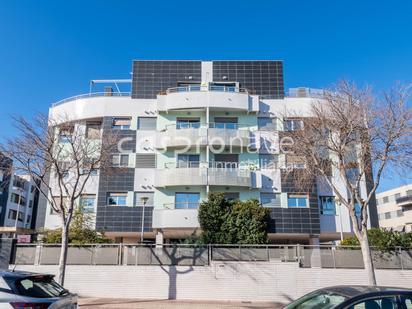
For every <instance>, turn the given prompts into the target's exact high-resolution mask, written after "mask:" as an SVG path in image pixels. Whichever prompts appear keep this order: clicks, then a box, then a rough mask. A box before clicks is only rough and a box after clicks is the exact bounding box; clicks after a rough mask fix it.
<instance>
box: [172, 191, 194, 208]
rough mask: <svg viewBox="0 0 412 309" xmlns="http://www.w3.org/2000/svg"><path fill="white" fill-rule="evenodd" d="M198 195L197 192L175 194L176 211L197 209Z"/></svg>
mask: <svg viewBox="0 0 412 309" xmlns="http://www.w3.org/2000/svg"><path fill="white" fill-rule="evenodd" d="M199 201H200V193H199V192H191V193H187V192H182V193H179V192H176V194H175V208H176V209H197V208H198V207H199Z"/></svg>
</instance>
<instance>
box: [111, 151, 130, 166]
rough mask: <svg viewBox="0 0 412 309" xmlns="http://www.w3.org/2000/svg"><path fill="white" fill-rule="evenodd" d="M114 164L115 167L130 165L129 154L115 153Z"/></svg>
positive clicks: (113, 156)
mask: <svg viewBox="0 0 412 309" xmlns="http://www.w3.org/2000/svg"><path fill="white" fill-rule="evenodd" d="M112 166H114V167H127V166H129V155H128V154H114V155H112Z"/></svg>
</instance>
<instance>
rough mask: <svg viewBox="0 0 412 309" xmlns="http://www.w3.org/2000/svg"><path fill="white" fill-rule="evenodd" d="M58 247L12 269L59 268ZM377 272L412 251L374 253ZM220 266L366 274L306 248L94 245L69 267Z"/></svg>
mask: <svg viewBox="0 0 412 309" xmlns="http://www.w3.org/2000/svg"><path fill="white" fill-rule="evenodd" d="M59 256H60V246H59V245H57V244H56V245H50V244H17V245H16V246H15V250H14V254H13V256H12V263H14V264H18V265H57V264H58V263H59ZM372 257H373V262H374V266H375V268H377V269H412V249H402V248H394V249H393V250H390V251H378V250H374V249H373V250H372ZM211 261H218V262H230V261H238V262H250V261H255V262H269V261H275V262H295V263H299V266H300V267H303V268H308V267H321V268H363V259H362V253H361V250H360V248H359V247H336V246H330V245H328V246H326V245H320V246H306V245H193V244H164V245H160V246H159V245H157V246H156V245H155V244H93V245H81V246H80V245H79V246H76V245H70V246H69V250H68V256H67V264H68V265H185V266H205V265H209V264H210V262H211Z"/></svg>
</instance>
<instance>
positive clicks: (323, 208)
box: [319, 196, 336, 216]
mask: <svg viewBox="0 0 412 309" xmlns="http://www.w3.org/2000/svg"><path fill="white" fill-rule="evenodd" d="M319 198H320V214H321V215H330V216H335V215H336V207H335V197H334V196H320V197H319Z"/></svg>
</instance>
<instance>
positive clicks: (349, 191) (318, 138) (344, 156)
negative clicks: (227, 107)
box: [281, 81, 412, 285]
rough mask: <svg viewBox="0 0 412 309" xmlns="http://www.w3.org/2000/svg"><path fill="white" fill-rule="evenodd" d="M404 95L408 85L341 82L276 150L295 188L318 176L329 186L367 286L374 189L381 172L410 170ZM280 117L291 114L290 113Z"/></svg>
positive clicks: (411, 127) (372, 279) (370, 274)
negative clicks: (373, 87)
mask: <svg viewBox="0 0 412 309" xmlns="http://www.w3.org/2000/svg"><path fill="white" fill-rule="evenodd" d="M409 94H410V87H402V86H397V87H395V88H393V89H392V90H391V91H389V92H385V93H383V95H381V96H376V95H374V94H373V93H372V91H370V89H368V88H365V89H359V88H357V87H356V85H354V84H353V83H350V82H347V81H341V82H339V83H338V84H337V86H336V87H335V88H334V89H331V90H327V91H324V93H323V96H322V98H321V99H319V100H318V101H316V102H315V103H314V104H313V105H312V106H311V110H310V117H307V118H301V121H302V123H301V124H302V127H301V128H300V129H296V130H290V131H288V132H285V136H287V137H288V138H290V140H291V142H288V143H287V146H286V147H283V149H281V150H282V151H283V152H284V153H285V156H286V165H285V166H284V168H285V170H286V172H287V173H288V174H289V175H292V178H293V177H294V176H293V175H295V177H294V178H293V181H294V182H295V185H296V186H297V187H299V186H301V185H302V186H304V183H305V182H306V183H308V181H307V180H308V179H318V180H320V181H321V182H322V183H325V185H327V186H328V187H329V188H331V189H332V190H333V192H334V194H335V196H336V203H339V204H340V205H343V206H344V207H346V208H347V209H348V211H349V215H350V219H351V223H352V226H353V231H354V234H355V236H356V238H357V239H358V241H359V244H360V246H361V251H362V256H363V262H364V265H365V269H366V270H367V274H368V279H369V284H371V285H376V278H375V272H374V268H373V262H372V256H371V250H370V246H369V242H368V233H367V230H368V219H369V218H371V216H370V214H371V212H370V211H369V210H370V208H371V206H372V205H375V203H376V201H375V192H376V190H377V188H378V186H379V184H380V181H381V178H382V175H383V173H384V172H389V169H390V171H403V172H406V173H407V172H408V171H409V172H410V170H411V164H412V160H411V153H412V151H411V145H412V138H411V134H412V123H411V119H412V118H411V116H412V111H411V106H410V103H409V106H408V100H409ZM284 117H285V118H288V117H289V118H290V117H291V118H295V117H294V115H293V114H292V113H289V114H285V115H284ZM295 119H296V118H295ZM288 162H295V163H296V162H300V163H301V164H302V163H303V164H304V165H303V166H304V168H300V169H299V170H298V172H297V170H296V168H295V167H296V166H294V164H291V165H289V164H288ZM300 166H302V165H300ZM404 175H405V174H404ZM309 183H310V181H309ZM371 219H373V220H377V218H371Z"/></svg>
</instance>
